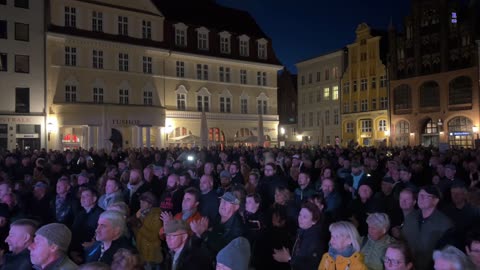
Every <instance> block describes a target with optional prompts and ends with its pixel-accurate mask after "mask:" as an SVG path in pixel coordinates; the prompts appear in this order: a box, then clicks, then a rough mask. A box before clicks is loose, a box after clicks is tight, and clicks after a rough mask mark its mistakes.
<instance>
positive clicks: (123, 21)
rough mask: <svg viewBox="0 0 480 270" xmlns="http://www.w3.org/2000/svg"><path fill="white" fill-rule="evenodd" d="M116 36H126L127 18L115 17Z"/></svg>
mask: <svg viewBox="0 0 480 270" xmlns="http://www.w3.org/2000/svg"><path fill="white" fill-rule="evenodd" d="M117 26H118V28H117V30H118V35H120V36H128V17H127V16H121V15H119V16H118V17H117Z"/></svg>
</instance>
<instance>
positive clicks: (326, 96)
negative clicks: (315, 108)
mask: <svg viewBox="0 0 480 270" xmlns="http://www.w3.org/2000/svg"><path fill="white" fill-rule="evenodd" d="M323 100H330V88H329V87H325V88H323Z"/></svg>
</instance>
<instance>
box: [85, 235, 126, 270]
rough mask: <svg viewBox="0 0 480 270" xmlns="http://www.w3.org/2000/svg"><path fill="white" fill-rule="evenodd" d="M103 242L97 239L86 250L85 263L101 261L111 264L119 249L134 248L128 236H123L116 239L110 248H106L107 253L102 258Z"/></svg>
mask: <svg viewBox="0 0 480 270" xmlns="http://www.w3.org/2000/svg"><path fill="white" fill-rule="evenodd" d="M101 244H102V242H99V241H97V242H95V243H94V244H93V246H91V247H90V248H89V249H88V250H86V251H85V263H89V262H97V261H99V262H103V263H106V264H108V265H111V264H112V261H113V255H115V253H116V252H117V251H118V250H119V249H121V248H125V249H129V250H134V248H133V247H132V245H131V243H130V241H129V240H128V239H127V238H126V237H124V236H122V237H120V238H119V239H117V240H114V241H113V242H112V245H111V246H110V248H109V249H107V250H105V253H103V256H102V257H101V258H100V255H101Z"/></svg>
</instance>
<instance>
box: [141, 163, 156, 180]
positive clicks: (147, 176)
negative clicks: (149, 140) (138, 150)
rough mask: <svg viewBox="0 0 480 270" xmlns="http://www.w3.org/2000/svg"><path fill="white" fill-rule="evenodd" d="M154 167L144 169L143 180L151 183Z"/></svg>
mask: <svg viewBox="0 0 480 270" xmlns="http://www.w3.org/2000/svg"><path fill="white" fill-rule="evenodd" d="M153 176H154V175H153V166H147V167H145V169H143V179H145V180H147V181H150V180H151V179H152V177H153Z"/></svg>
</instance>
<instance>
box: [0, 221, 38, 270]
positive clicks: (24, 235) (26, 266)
mask: <svg viewBox="0 0 480 270" xmlns="http://www.w3.org/2000/svg"><path fill="white" fill-rule="evenodd" d="M37 226H38V222H36V221H34V220H31V219H19V220H17V221H15V222H13V223H12V224H11V225H10V231H9V233H8V236H7V239H5V242H6V243H7V244H8V250H9V251H10V253H6V254H5V255H4V258H3V265H2V266H1V268H0V269H2V270H31V269H32V263H31V261H30V250H29V249H28V247H29V246H30V245H31V244H32V243H33V239H34V237H35V231H36V230H37Z"/></svg>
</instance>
